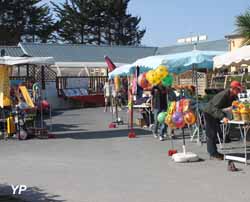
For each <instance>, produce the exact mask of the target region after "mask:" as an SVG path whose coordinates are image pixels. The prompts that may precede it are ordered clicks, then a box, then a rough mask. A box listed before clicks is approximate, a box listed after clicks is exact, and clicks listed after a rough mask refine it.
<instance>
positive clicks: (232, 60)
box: [214, 46, 250, 68]
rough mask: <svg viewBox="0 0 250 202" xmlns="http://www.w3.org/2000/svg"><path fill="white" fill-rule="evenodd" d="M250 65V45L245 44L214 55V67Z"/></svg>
mask: <svg viewBox="0 0 250 202" xmlns="http://www.w3.org/2000/svg"><path fill="white" fill-rule="evenodd" d="M241 64H246V65H250V46H243V47H241V48H238V49H235V50H233V51H231V52H228V53H225V54H223V55H220V56H216V57H214V68H222V67H230V66H238V65H241Z"/></svg>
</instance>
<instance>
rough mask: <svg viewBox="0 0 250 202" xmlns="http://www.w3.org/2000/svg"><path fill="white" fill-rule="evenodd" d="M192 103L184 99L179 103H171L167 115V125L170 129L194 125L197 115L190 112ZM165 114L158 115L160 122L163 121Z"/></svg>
mask: <svg viewBox="0 0 250 202" xmlns="http://www.w3.org/2000/svg"><path fill="white" fill-rule="evenodd" d="M189 106H190V101H189V100H187V99H182V100H180V101H178V102H171V103H170V104H169V106H168V110H167V113H166V112H163V113H165V117H164V118H165V119H164V121H165V123H166V124H167V125H168V127H170V128H183V127H184V126H185V125H186V124H187V125H193V124H194V123H195V122H196V116H195V114H194V113H193V112H192V111H191V110H190V107H189ZM162 116H163V114H162V115H161V113H160V114H159V115H158V121H159V120H162V119H163V118H162ZM159 122H160V121H159Z"/></svg>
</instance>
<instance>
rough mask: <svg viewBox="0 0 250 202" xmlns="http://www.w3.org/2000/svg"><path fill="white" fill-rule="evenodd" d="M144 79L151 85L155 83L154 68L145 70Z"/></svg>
mask: <svg viewBox="0 0 250 202" xmlns="http://www.w3.org/2000/svg"><path fill="white" fill-rule="evenodd" d="M146 79H147V80H148V82H149V83H150V84H151V85H155V83H156V80H157V79H156V74H155V71H154V70H150V71H148V72H147V74H146Z"/></svg>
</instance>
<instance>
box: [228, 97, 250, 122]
mask: <svg viewBox="0 0 250 202" xmlns="http://www.w3.org/2000/svg"><path fill="white" fill-rule="evenodd" d="M232 113H233V119H234V120H235V121H250V103H246V102H239V101H234V102H233V103H232Z"/></svg>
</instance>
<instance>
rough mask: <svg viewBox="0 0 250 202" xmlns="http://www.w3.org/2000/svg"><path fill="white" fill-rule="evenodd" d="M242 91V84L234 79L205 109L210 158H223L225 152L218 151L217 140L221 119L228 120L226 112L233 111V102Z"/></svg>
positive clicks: (225, 121)
mask: <svg viewBox="0 0 250 202" xmlns="http://www.w3.org/2000/svg"><path fill="white" fill-rule="evenodd" d="M241 91H242V86H241V84H240V82H238V81H232V82H231V84H230V88H229V89H225V90H224V91H222V92H220V93H218V94H217V95H215V96H214V97H213V98H212V99H211V100H210V101H209V102H208V104H207V106H206V107H205V109H204V116H205V123H206V124H205V125H206V136H207V151H208V153H209V155H210V159H219V160H223V158H224V156H223V154H221V153H219V152H218V151H217V147H216V140H217V132H218V131H219V128H218V127H219V124H220V121H221V120H223V122H224V123H227V122H228V118H227V116H226V112H229V111H231V106H232V102H233V101H234V100H236V99H237V95H238V94H239V93H240V92H241Z"/></svg>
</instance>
